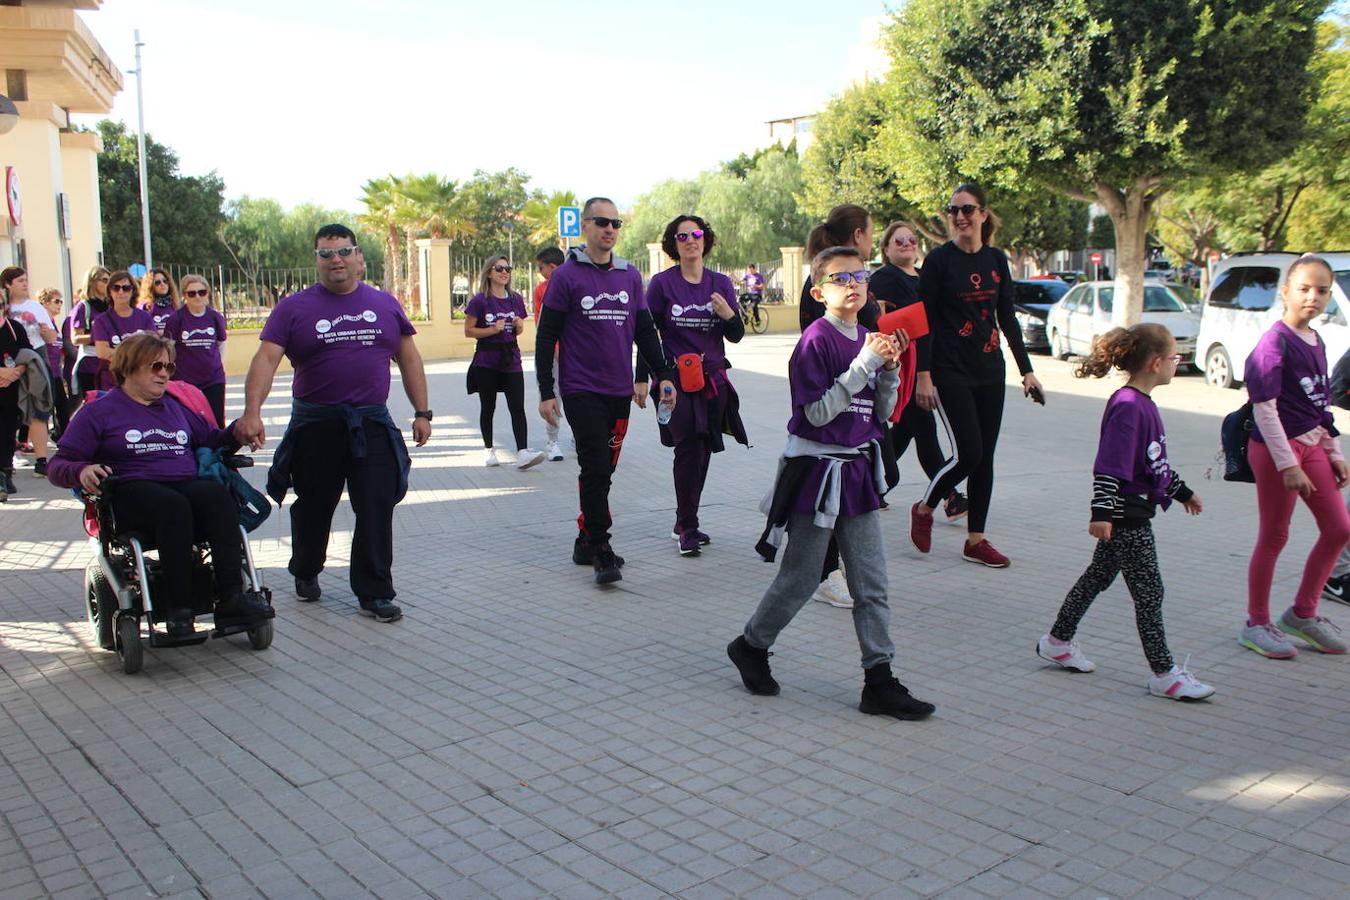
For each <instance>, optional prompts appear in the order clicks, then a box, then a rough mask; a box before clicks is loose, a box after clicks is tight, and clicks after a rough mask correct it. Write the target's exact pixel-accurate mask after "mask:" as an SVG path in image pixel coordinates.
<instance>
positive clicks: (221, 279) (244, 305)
mask: <svg viewBox="0 0 1350 900" xmlns="http://www.w3.org/2000/svg"><path fill="white" fill-rule="evenodd" d="M159 267H160V268H163V269H164V270H165V271H167V272H168V273H169V277H170V278H172V279H173V282H174V284H175V285H178V284H180V283H181V282H182V279H183V276H184V275H199V276H201V277H202V278H205V279H206V280H207V282H208V283H209V284H210V285H211V293H212V296H213V297H214V301H213V302H214V305H215V307H216V308H217V309H219V310H220V311H221V314H222V315H224V316H225V320H226V321H227V322H229V323H230V324H231V325H236V326H240V325H242V326H247V325H249V324H252V323H254V322H257V323H259V324H261V323H262V322H263V321H265V320H266V319H267V317H268V315H270V314H271V312H272V310H273V308H275V307H276V305H277V303H278V302H279V301H280V300H281V299H282V298H283V297H289V296H290V295H291V294H294V293H297V292H299V291H302V290H304V289H305V288H307V287H309V286H310V285H311V284H313V283H314V282H315V281H317V280H318V270H317V269H315V268H314V267H313V266H310V267H307V268H262V269H256V270H248V269H241V268H237V267H233V266H190V265H183V264H181V263H161V264H159ZM364 277H365V280H366V281H367V282H369V283H370V284H374V285H378V284H380V282H381V271H380V267H379V266H374V265H368V266H367V268H366V273H365V276H364ZM405 303H406V301H405Z"/></svg>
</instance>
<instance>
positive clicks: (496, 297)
mask: <svg viewBox="0 0 1350 900" xmlns="http://www.w3.org/2000/svg"><path fill="white" fill-rule="evenodd" d="M524 326H525V298H524V297H522V296H520V294H517V293H516V292H514V291H512V290H511V265H510V263H509V261H508V260H507V258H506V257H505V256H494V257H492V258H491V259H489V260H488V261H487V265H485V266H483V274H482V277H480V278H479V280H478V293H476V294H474V295H473V299H471V300H470V301H469V304H468V306H466V307H465V308H464V336H465V337H468V338H474V339H475V340H477V341H478V347H477V349H475V350H474V352H473V359H472V360H471V361H470V362H469V377H468V388H469V393H470V394H477V395H478V429H479V431H480V432H481V433H482V435H483V449H484V457H483V464H484V465H487V466H499V465H501V463H502V459H501V458H500V457H499V456H498V455H497V451H496V449H494V448H493V446H492V419H493V417H494V416H495V415H496V412H497V394H498V393H504V394H506V408H507V410H508V411H510V413H511V433H512V436H513V437H515V439H516V456H515V459H508V460H507V462H509V463H512V464H514V465H515V467H516V468H517V469H528V468H530V467H531V466H535V465H538V464H539V463H541V462H543V461H544V451H542V450H531V449H530V448H529V447H528V446H527V444H528V443H529V426H527V425H526V424H525V376H524V374H523V373H522V368H521V365H520V344H519V343H518V340H519V338H520V332H521V329H522V328H524Z"/></svg>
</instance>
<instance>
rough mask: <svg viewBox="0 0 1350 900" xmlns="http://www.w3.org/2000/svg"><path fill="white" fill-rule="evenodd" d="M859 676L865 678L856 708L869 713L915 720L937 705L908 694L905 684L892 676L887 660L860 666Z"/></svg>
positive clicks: (927, 713) (870, 714) (931, 712)
mask: <svg viewBox="0 0 1350 900" xmlns="http://www.w3.org/2000/svg"><path fill="white" fill-rule="evenodd" d="M863 676H864V678H865V679H866V681H865V682H864V683H863V690H862V700H861V701H860V702H859V703H858V709H860V710H862V711H863V712H865V713H867V714H868V715H869V716H894V717H895V718H897V719H905V720H907V721H915V720H918V719H926V718H928V717H929V716H931V715H932V714H933V712H934V711H935V710H936V709H937V707H936V706H934V705H933V704H931V703H927V702H925V701H923V700H918V699H916V698H914V697H912V696H910V693H909V688H907V687H905V686H904V685H903V684H901V683H900V682H899V681H898V680H896V678H895V676H894V675H892V674H891V667H890V665H889V664H888V663H881V664H880V665H876V666H873V667H872V668H870V669H864V670H863Z"/></svg>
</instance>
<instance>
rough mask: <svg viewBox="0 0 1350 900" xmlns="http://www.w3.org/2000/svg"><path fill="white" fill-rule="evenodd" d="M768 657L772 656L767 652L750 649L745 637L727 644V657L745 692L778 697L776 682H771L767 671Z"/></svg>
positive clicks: (770, 676) (771, 674)
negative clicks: (739, 674) (734, 667)
mask: <svg viewBox="0 0 1350 900" xmlns="http://www.w3.org/2000/svg"><path fill="white" fill-rule="evenodd" d="M770 656H773V654H772V653H770V652H769V651H768V650H759V649H757V648H755V647H751V646H750V644H749V643H747V642H746V640H745V635H741V636H740V637H738V638H736V640H734V641H732V642H731V643H730V644H727V657H728V658H729V659H730V660H731V661H732V662H733V663H735V664H736V670H737V671H738V672H740V673H741V683H742V684H744V685H745V689H746V690H747V691H749V692H750V693H752V694H759V695H760V696H761V697H776V696H778V691H779V687H778V682H776V681H774V680H773V673H772V672H770V671H769V657H770Z"/></svg>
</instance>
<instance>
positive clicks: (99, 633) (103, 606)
mask: <svg viewBox="0 0 1350 900" xmlns="http://www.w3.org/2000/svg"><path fill="white" fill-rule="evenodd" d="M84 612H85V615H86V616H87V617H88V619H89V632H90V637H92V638H93V639H94V642H95V643H96V644H98V645H99V647H101V648H103V649H104V650H113V649H115V648H116V647H117V640H116V638H115V636H114V635H113V617H114V616H115V615H116V614H117V598H116V597H115V596H114V595H113V591H112V585H110V584H108V579H107V578H105V577H103V570H102V569H101V568H99V565H98V563H96V562H95V563H90V564H89V566H88V567H87V568H86V569H85V570H84Z"/></svg>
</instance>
